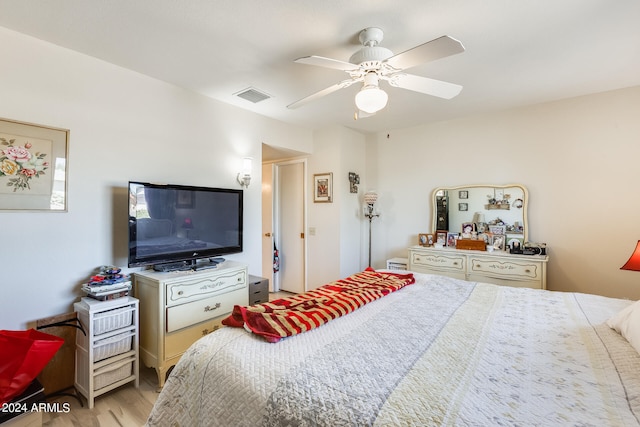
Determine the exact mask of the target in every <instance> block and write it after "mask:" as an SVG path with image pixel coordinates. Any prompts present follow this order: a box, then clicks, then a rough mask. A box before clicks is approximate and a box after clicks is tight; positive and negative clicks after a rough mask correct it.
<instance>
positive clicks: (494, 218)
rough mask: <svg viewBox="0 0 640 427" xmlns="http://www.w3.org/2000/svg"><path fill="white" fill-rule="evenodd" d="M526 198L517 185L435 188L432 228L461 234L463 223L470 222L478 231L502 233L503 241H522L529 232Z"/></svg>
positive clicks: (525, 190) (522, 190)
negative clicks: (505, 239) (504, 237)
mask: <svg viewBox="0 0 640 427" xmlns="http://www.w3.org/2000/svg"><path fill="white" fill-rule="evenodd" d="M528 199H529V196H528V193H527V189H526V188H525V187H524V186H523V185H520V184H509V185H465V186H459V187H439V188H436V189H435V190H434V191H433V197H432V199H431V203H432V206H433V210H432V218H433V225H432V231H433V232H434V233H435V232H436V231H439V230H443V231H449V232H456V233H461V234H462V233H464V232H465V230H463V225H467V226H468V224H473V231H474V232H476V233H478V234H483V233H492V234H500V233H502V234H505V235H506V238H507V240H510V239H518V240H520V241H522V242H523V243H524V242H526V241H527V239H528V232H529V229H528V224H527V202H528ZM466 231H468V228H467V230H466ZM463 237H464V236H463Z"/></svg>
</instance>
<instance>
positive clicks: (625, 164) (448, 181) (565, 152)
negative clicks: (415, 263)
mask: <svg viewBox="0 0 640 427" xmlns="http://www.w3.org/2000/svg"><path fill="white" fill-rule="evenodd" d="M452 102H455V100H454V101H452ZM638 111H640V87H633V88H629V89H624V90H618V91H613V92H607V93H602V94H596V95H591V96H584V97H579V98H574V99H568V100H563V101H558V102H553V103H547V104H541V105H536V106H530V107H525V108H520V109H513V110H509V111H503V112H497V113H494V114H487V115H483V116H478V117H471V118H466V119H460V120H454V121H449V122H441V123H435V124H430V125H425V126H420V127H415V128H410V129H403V130H395V131H392V132H389V133H388V134H389V137H388V138H387V132H385V133H381V134H378V135H375V136H372V137H370V138H369V139H368V144H369V147H368V150H370V151H371V152H372V153H375V155H369V156H368V158H369V159H370V161H372V162H375V163H374V164H371V165H367V169H368V171H370V173H371V174H372V175H375V178H373V177H372V178H371V179H375V182H376V183H377V185H378V190H379V193H380V196H381V197H380V206H381V210H382V216H381V217H380V218H379V223H378V224H379V227H374V233H375V236H374V251H375V257H374V258H375V260H376V261H375V263H374V266H376V267H382V266H383V265H384V260H385V259H387V258H390V257H393V256H406V248H407V246H409V245H414V244H417V235H418V233H421V232H429V231H430V230H431V204H430V200H429V199H430V195H431V191H432V190H433V188H435V187H438V186H453V185H464V184H474V183H489V184H505V183H521V184H524V185H525V186H526V187H527V188H528V189H529V196H530V197H529V198H530V200H529V201H530V204H529V240H531V241H534V242H546V243H547V244H548V247H549V255H550V257H551V260H550V262H549V272H548V273H549V274H548V278H549V288H550V289H553V290H562V291H582V292H587V293H595V294H602V295H608V296H615V297H625V298H632V299H640V274H639V273H635V272H629V271H620V270H619V268H620V266H622V265H623V264H624V262H625V261H626V260H627V259H628V257H629V256H630V255H631V252H632V251H633V249H634V247H635V245H636V242H637V241H638V239H640V221H638V216H639V215H640V214H639V212H640V194H639V191H638V184H637V180H638V159H639V158H640V120H639V119H638V117H639V116H638Z"/></svg>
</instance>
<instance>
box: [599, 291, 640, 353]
mask: <svg viewBox="0 0 640 427" xmlns="http://www.w3.org/2000/svg"><path fill="white" fill-rule="evenodd" d="M607 325H609V327H610V328H611V329H614V330H615V331H617V332H619V333H620V335H622V336H623V337H624V338H625V339H626V340H627V341H629V344H631V345H632V346H633V348H635V349H636V351H637V352H638V353H640V301H636V302H634V303H633V304H631V305H629V306H628V307H627V308H625V309H623V310H622V311H620V312H619V313H618V314H614V315H613V316H611V318H610V319H609V320H607Z"/></svg>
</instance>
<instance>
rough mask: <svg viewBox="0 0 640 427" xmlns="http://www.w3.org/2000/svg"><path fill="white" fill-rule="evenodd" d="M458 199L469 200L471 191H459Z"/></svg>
mask: <svg viewBox="0 0 640 427" xmlns="http://www.w3.org/2000/svg"><path fill="white" fill-rule="evenodd" d="M458 198H459V199H468V198H469V191H468V190H459V191H458ZM465 210H466V209H465Z"/></svg>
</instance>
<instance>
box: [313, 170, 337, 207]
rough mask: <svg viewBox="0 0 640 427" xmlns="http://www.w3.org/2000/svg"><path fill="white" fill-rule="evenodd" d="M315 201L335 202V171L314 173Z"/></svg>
mask: <svg viewBox="0 0 640 427" xmlns="http://www.w3.org/2000/svg"><path fill="white" fill-rule="evenodd" d="M313 201H314V202H315V203H331V202H333V173H331V172H329V173H318V174H315V175H313Z"/></svg>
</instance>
